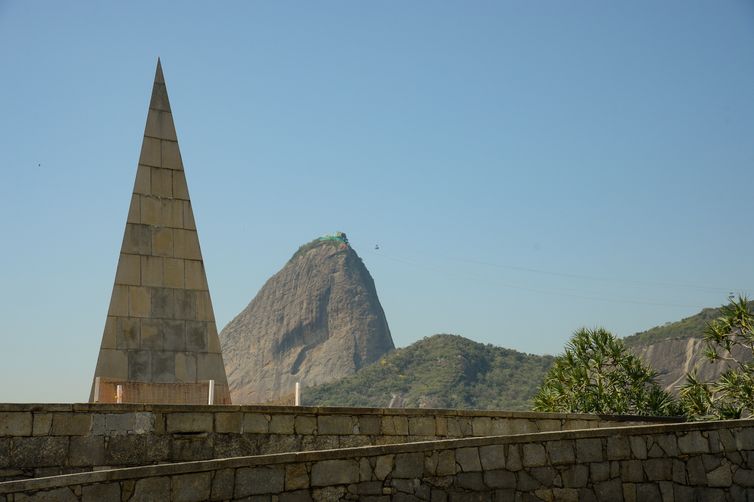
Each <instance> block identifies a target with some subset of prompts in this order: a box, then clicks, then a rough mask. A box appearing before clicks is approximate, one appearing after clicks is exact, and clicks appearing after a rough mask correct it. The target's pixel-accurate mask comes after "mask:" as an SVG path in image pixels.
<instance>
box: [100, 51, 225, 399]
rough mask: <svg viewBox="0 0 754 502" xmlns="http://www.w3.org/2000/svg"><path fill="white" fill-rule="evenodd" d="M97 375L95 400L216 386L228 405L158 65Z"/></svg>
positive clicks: (174, 395) (196, 394) (188, 395)
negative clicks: (119, 394) (210, 382)
mask: <svg viewBox="0 0 754 502" xmlns="http://www.w3.org/2000/svg"><path fill="white" fill-rule="evenodd" d="M94 376H95V381H94V383H93V384H92V391H91V394H90V398H89V400H90V401H92V402H95V401H96V402H115V401H116V389H117V385H118V384H122V385H121V396H122V402H137V403H156V402H173V403H180V404H206V403H207V392H204V387H206V386H207V385H208V384H207V382H208V381H209V380H214V381H215V382H216V384H217V385H216V387H215V397H216V399H215V402H216V403H218V404H230V393H229V390H228V385H227V378H226V375H225V366H224V364H223V359H222V353H221V350H220V342H219V339H218V335H217V327H216V325H215V316H214V313H213V309H212V302H211V300H210V296H209V288H208V286H207V277H206V273H205V270H204V263H203V261H202V253H201V249H200V247H199V236H198V234H197V231H196V224H195V222H194V215H193V210H192V207H191V200H190V199H189V192H188V185H187V184H186V176H185V172H184V170H183V162H182V160H181V153H180V149H179V148H178V140H177V135H176V133H175V127H174V125H173V114H172V111H171V109H170V102H169V100H168V94H167V88H166V87H165V80H164V78H163V74H162V66H161V65H160V63H159V62H158V64H157V71H156V74H155V80H154V84H153V87H152V98H151V102H150V105H149V112H148V115H147V123H146V127H145V131H144V139H143V143H142V149H141V155H140V157H139V163H138V168H137V171H136V181H135V183H134V188H133V193H132V195H131V200H130V205H129V210H128V219H127V221H126V229H125V232H124V236H123V244H122V246H121V252H120V257H119V259H118V267H117V271H116V274H115V284H114V286H113V293H112V297H111V300H110V308H109V310H108V314H107V319H106V321H105V330H104V333H103V336H102V343H101V346H100V353H99V359H98V360H97V367H96V369H95V375H94ZM97 378H99V379H100V380H99V381H100V383H101V384H102V385H97ZM171 386H173V388H172V389H171V388H170V387H171ZM192 386H195V387H196V388H194V389H192ZM171 391H172V392H171ZM95 392H97V395H95Z"/></svg>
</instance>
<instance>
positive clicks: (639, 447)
mask: <svg viewBox="0 0 754 502" xmlns="http://www.w3.org/2000/svg"><path fill="white" fill-rule="evenodd" d="M629 442H630V443H631V454H632V455H633V457H634V458H636V459H639V460H644V459H645V458H647V442H646V440H645V439H644V438H643V437H641V436H631V437H630V438H629Z"/></svg>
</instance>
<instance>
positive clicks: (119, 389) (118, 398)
mask: <svg viewBox="0 0 754 502" xmlns="http://www.w3.org/2000/svg"><path fill="white" fill-rule="evenodd" d="M115 402H116V403H119V404H120V403H122V402H123V386H122V385H121V384H118V385H117V386H116V387H115Z"/></svg>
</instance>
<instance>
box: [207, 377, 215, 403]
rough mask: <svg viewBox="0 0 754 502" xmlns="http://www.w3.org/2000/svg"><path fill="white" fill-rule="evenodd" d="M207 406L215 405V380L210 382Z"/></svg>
mask: <svg viewBox="0 0 754 502" xmlns="http://www.w3.org/2000/svg"><path fill="white" fill-rule="evenodd" d="M207 404H215V381H214V380H210V381H209V398H208V399H207Z"/></svg>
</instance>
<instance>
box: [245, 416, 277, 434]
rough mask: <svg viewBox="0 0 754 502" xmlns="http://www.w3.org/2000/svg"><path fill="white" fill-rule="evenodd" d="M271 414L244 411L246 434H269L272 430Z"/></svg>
mask: <svg viewBox="0 0 754 502" xmlns="http://www.w3.org/2000/svg"><path fill="white" fill-rule="evenodd" d="M270 418H271V417H270V416H269V415H263V414H261V413H244V415H243V432H244V434H267V433H268V432H270Z"/></svg>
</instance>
